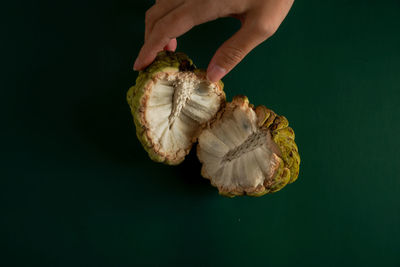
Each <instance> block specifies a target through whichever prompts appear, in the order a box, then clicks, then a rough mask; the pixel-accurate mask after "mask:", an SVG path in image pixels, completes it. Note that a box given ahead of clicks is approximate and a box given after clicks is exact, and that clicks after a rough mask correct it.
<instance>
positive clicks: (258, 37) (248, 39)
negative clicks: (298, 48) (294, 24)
mask: <svg viewBox="0 0 400 267" xmlns="http://www.w3.org/2000/svg"><path fill="white" fill-rule="evenodd" d="M267 38H268V34H267V33H266V32H265V31H264V30H263V29H255V28H254V27H252V26H250V25H248V24H246V23H245V24H244V25H243V26H242V28H240V29H239V31H238V32H236V33H235V34H234V35H233V36H232V37H231V38H230V39H228V40H227V41H225V42H224V43H223V44H222V46H221V47H220V48H218V50H217V52H216V53H215V54H214V56H213V58H212V59H211V61H210V64H209V65H208V68H207V78H208V79H209V80H210V81H212V82H216V81H218V80H220V79H222V77H224V76H225V75H226V74H227V73H228V72H229V71H231V70H232V69H233V68H234V67H235V66H236V65H237V64H238V63H239V62H240V61H242V59H243V58H244V57H245V56H246V55H247V54H248V53H249V52H250V51H251V50H252V49H253V48H254V47H256V46H257V45H259V44H260V43H261V42H263V41H264V40H265V39H267Z"/></svg>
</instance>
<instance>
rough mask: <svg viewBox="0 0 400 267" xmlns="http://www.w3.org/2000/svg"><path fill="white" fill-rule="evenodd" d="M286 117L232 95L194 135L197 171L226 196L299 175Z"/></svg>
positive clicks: (270, 187)
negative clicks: (229, 100) (205, 125)
mask: <svg viewBox="0 0 400 267" xmlns="http://www.w3.org/2000/svg"><path fill="white" fill-rule="evenodd" d="M288 124H289V123H288V121H287V119H286V118H285V117H283V116H278V115H277V114H275V113H274V112H273V111H272V110H269V109H268V108H266V107H265V106H258V107H256V108H254V106H253V105H251V104H249V100H248V99H247V97H245V96H236V97H235V98H234V99H233V101H232V102H231V103H227V104H226V106H225V108H223V109H221V110H220V111H219V112H218V114H217V116H216V117H215V119H214V120H213V121H212V122H211V123H210V124H209V125H208V127H207V128H205V129H204V130H203V131H202V133H201V134H200V136H199V139H198V141H199V143H198V145H197V156H198V158H199V160H200V162H202V164H203V165H202V169H201V174H202V176H204V177H205V178H208V179H210V181H211V184H212V185H213V186H216V187H217V188H218V190H219V193H220V194H222V195H225V196H230V197H233V196H236V195H244V194H246V195H250V196H261V195H264V194H266V193H272V192H276V191H278V190H280V189H281V188H283V187H284V186H285V185H286V184H288V183H292V182H294V181H295V180H296V179H297V176H298V174H299V165H300V157H299V153H298V148H297V145H296V143H295V142H294V137H295V136H294V132H293V130H292V128H290V127H288Z"/></svg>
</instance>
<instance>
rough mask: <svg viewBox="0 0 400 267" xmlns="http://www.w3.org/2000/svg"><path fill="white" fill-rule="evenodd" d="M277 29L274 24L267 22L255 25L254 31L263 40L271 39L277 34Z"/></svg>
mask: <svg viewBox="0 0 400 267" xmlns="http://www.w3.org/2000/svg"><path fill="white" fill-rule="evenodd" d="M276 30H277V27H275V26H274V25H272V24H268V23H266V22H259V23H257V24H256V25H255V28H254V31H255V33H256V34H257V35H258V36H260V37H263V38H269V37H271V36H272V35H274V33H275V32H276Z"/></svg>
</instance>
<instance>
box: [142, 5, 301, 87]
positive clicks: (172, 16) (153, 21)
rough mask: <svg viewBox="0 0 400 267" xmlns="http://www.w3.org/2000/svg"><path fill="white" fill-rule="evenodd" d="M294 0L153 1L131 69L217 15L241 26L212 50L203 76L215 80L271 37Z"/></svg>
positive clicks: (173, 47)
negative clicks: (139, 48)
mask: <svg viewBox="0 0 400 267" xmlns="http://www.w3.org/2000/svg"><path fill="white" fill-rule="evenodd" d="M293 2H294V0H156V3H155V5H153V6H152V7H151V8H150V9H149V10H147V12H146V20H145V23H146V28H145V42H144V45H143V46H142V48H141V50H140V52H139V55H138V57H137V59H136V61H135V64H134V69H135V70H141V69H143V68H145V67H147V66H148V65H149V64H150V63H151V62H152V61H153V60H154V59H155V57H156V55H157V53H158V52H159V51H161V50H163V49H165V50H171V51H175V49H176V46H177V42H176V38H177V37H179V36H181V35H182V34H184V33H186V32H187V31H189V30H190V29H191V28H193V27H194V26H196V25H199V24H202V23H205V22H207V21H211V20H215V19H217V18H221V17H228V16H232V17H235V18H237V19H239V20H240V21H241V23H242V27H241V28H240V29H239V31H237V32H236V33H235V34H234V35H233V36H232V37H231V38H229V39H228V40H227V41H225V42H224V43H223V44H222V45H221V46H220V47H219V48H218V50H217V51H216V53H215V54H214V56H213V58H212V59H211V61H210V63H209V65H208V68H207V77H208V79H209V80H210V81H212V82H216V81H218V80H220V79H221V78H222V77H224V76H225V75H226V74H227V73H228V72H229V71H231V70H232V69H233V68H234V67H235V66H236V65H237V64H238V63H239V62H240V61H241V60H242V59H243V58H244V57H245V56H246V55H247V54H248V53H249V52H250V51H251V50H252V49H253V48H255V47H256V46H257V45H259V44H260V43H262V42H263V41H265V40H266V39H268V38H269V37H270V36H272V35H273V34H274V33H275V32H276V30H277V29H278V27H279V25H280V24H281V23H282V21H283V19H284V18H285V17H286V15H287V13H288V12H289V9H290V7H291V6H292V4H293Z"/></svg>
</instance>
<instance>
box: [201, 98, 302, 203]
mask: <svg viewBox="0 0 400 267" xmlns="http://www.w3.org/2000/svg"><path fill="white" fill-rule="evenodd" d="M229 104H233V105H238V106H246V107H248V108H251V109H253V110H254V111H255V113H256V115H257V122H258V127H259V128H263V129H268V130H269V131H270V133H271V136H272V140H273V141H274V142H275V143H276V145H277V146H278V148H279V150H280V151H279V152H280V153H279V158H280V159H279V162H280V164H279V167H278V168H277V170H276V172H275V176H274V177H273V178H272V179H271V180H266V181H264V189H261V190H259V189H258V188H256V189H255V190H254V191H253V192H243V191H242V190H233V191H232V190H231V191H226V190H224V189H223V188H219V187H218V186H216V185H214V184H213V183H211V184H212V185H214V186H216V187H217V188H218V191H219V194H221V195H223V196H226V197H235V196H241V195H244V194H246V195H249V196H254V197H259V196H263V195H265V194H268V193H274V192H277V191H279V190H281V189H282V188H283V187H285V186H286V185H287V184H289V183H293V182H294V181H296V179H297V178H298V176H299V168H300V155H299V151H298V147H297V145H296V143H295V141H294V139H295V134H294V131H293V129H292V128H291V127H289V122H288V120H287V119H286V118H285V117H284V116H279V115H277V114H276V113H275V112H273V111H272V110H270V109H268V108H267V107H265V106H257V107H254V105H252V104H250V103H249V100H248V98H247V97H246V96H242V95H238V96H235V97H234V99H233V101H232V102H231V103H228V104H227V105H229ZM223 112H224V110H221V111H220V112H219V113H218V114H217V116H216V119H215V120H214V121H213V122H211V124H212V123H215V122H216V121H217V120H218V119H220V118H221V116H222V114H223ZM200 149H201V148H200V147H199V145H198V146H197V152H198V155H199V150H200ZM199 159H200V157H199ZM200 161H201V159H200ZM202 163H204V162H202ZM201 174H202V176H203V177H205V178H207V179H210V180H211V177H210V176H209V175H208V174H207V173H206V171H205V167H204V165H203V167H202V171H201Z"/></svg>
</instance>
